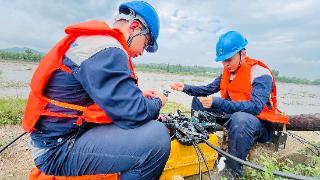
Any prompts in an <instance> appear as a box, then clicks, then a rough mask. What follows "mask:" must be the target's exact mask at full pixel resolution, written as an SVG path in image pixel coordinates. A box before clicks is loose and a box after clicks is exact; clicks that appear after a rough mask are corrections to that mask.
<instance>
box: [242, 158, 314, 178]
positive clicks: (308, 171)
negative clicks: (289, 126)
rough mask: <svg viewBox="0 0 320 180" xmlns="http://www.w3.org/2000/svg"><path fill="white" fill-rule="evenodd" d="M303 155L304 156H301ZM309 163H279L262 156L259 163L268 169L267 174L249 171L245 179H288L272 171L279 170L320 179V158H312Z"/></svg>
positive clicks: (289, 161) (288, 161)
mask: <svg viewBox="0 0 320 180" xmlns="http://www.w3.org/2000/svg"><path fill="white" fill-rule="evenodd" d="M301 155H302V154H301ZM307 158H308V159H309V161H308V163H305V164H303V163H297V164H295V163H294V162H293V161H291V160H289V159H285V160H283V161H278V160H276V159H275V158H273V157H271V158H270V157H269V156H265V155H262V156H260V159H259V162H260V164H261V165H263V166H264V167H266V169H267V171H266V172H261V171H257V170H252V169H250V170H249V169H248V171H247V172H246V175H245V178H244V179H267V180H269V179H286V178H282V177H279V176H275V175H273V173H272V171H274V170H278V171H282V172H284V173H291V174H297V175H303V176H311V177H317V178H320V157H318V156H310V155H308V156H307Z"/></svg>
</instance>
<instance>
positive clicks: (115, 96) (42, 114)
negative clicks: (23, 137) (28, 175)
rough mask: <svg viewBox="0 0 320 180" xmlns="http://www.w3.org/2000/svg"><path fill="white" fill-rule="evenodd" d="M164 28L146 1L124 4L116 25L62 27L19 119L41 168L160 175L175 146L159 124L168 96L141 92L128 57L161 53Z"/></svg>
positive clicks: (54, 171) (46, 171)
mask: <svg viewBox="0 0 320 180" xmlns="http://www.w3.org/2000/svg"><path fill="white" fill-rule="evenodd" d="M159 29H160V26H159V17H158V15H157V12H156V11H155V10H154V8H153V7H152V6H151V5H150V4H148V3H146V2H143V1H132V2H127V3H123V4H121V5H120V7H119V15H118V16H117V17H116V18H115V22H114V24H113V28H110V27H109V26H108V25H107V24H106V23H105V22H102V21H96V20H92V21H87V22H84V23H80V24H76V25H71V26H68V27H67V28H66V29H65V32H66V37H65V38H64V39H62V40H61V41H60V42H59V43H58V44H57V45H56V46H55V47H54V48H52V49H51V50H50V52H49V53H48V54H47V55H46V56H45V57H44V58H43V59H42V60H41V62H40V64H39V67H38V69H37V70H36V71H35V74H34V75H33V78H32V81H31V93H30V96H29V99H28V103H27V107H26V111H25V114H24V118H23V121H22V126H23V128H24V130H25V131H27V132H29V133H30V136H31V146H32V152H33V159H34V162H35V165H36V166H37V168H38V171H40V172H41V173H43V174H46V175H54V176H82V175H98V174H114V173H117V174H119V173H120V178H121V179H124V180H125V179H128V180H133V179H158V178H159V177H160V175H161V173H162V171H163V169H164V166H165V164H166V161H167V159H168V157H169V153H170V146H171V145H170V138H169V135H168V131H167V128H166V127H165V126H164V125H163V124H162V123H160V122H158V121H154V119H157V117H158V115H159V111H160V108H161V107H162V106H163V105H164V104H165V103H166V101H167V98H166V97H165V96H164V95H163V94H162V93H158V92H157V91H154V90H146V91H142V90H141V89H139V87H138V86H137V77H136V74H135V72H134V67H133V63H132V60H131V57H133V58H134V57H138V56H140V55H142V54H143V51H144V50H146V51H147V52H150V53H154V52H156V51H157V49H158V44H157V39H158V35H159ZM38 171H37V172H38ZM33 172H35V171H33ZM36 174H39V173H36ZM87 178H88V179H90V178H89V177H87Z"/></svg>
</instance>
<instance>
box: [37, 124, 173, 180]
mask: <svg viewBox="0 0 320 180" xmlns="http://www.w3.org/2000/svg"><path fill="white" fill-rule="evenodd" d="M31 143H32V142H31ZM170 147H171V143H170V137H169V134H168V130H167V128H166V127H165V126H164V125H163V124H162V123H160V122H157V121H150V122H148V123H146V124H144V125H142V126H140V127H137V128H134V129H121V128H119V127H117V126H115V125H114V124H109V125H99V126H97V127H94V128H91V129H89V130H87V131H86V132H84V133H83V134H82V135H81V136H80V137H78V138H76V139H75V140H74V142H73V143H71V141H66V143H63V144H62V145H61V146H58V147H55V148H51V149H50V150H48V151H47V152H46V153H44V154H43V155H41V156H40V157H38V158H36V160H35V163H36V165H37V166H38V168H40V170H41V171H42V172H44V173H46V174H50V175H59V176H79V175H89V174H111V173H117V172H120V175H121V177H120V178H121V180H135V179H159V177H160V176H161V173H162V171H163V169H164V166H165V164H166V162H167V160H168V157H169V154H170Z"/></svg>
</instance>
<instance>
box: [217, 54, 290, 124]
mask: <svg viewBox="0 0 320 180" xmlns="http://www.w3.org/2000/svg"><path fill="white" fill-rule="evenodd" d="M256 64H257V65H260V66H262V67H264V68H266V69H268V70H269V71H270V73H271V75H272V72H271V70H270V69H269V67H268V66H267V65H266V64H264V63H263V62H261V61H259V60H255V59H250V58H249V57H246V58H245V60H244V62H243V63H242V64H241V66H240V68H239V69H238V70H237V72H236V76H235V78H234V79H233V80H232V81H231V82H230V75H231V74H230V73H229V71H228V70H227V69H226V68H224V69H223V73H222V77H221V82H220V93H221V97H222V98H224V99H226V98H227V97H230V98H231V100H232V101H249V100H250V95H251V91H252V84H251V68H252V67H253V66H254V65H256ZM272 80H273V84H272V91H271V93H270V104H271V106H272V108H271V109H269V108H268V107H267V105H265V106H264V107H263V109H262V111H261V113H260V114H259V115H257V117H258V118H259V119H261V120H266V121H270V122H278V123H283V124H288V120H289V118H288V117H287V116H284V115H283V114H282V113H281V111H279V110H278V108H277V89H276V79H275V78H274V77H273V75H272Z"/></svg>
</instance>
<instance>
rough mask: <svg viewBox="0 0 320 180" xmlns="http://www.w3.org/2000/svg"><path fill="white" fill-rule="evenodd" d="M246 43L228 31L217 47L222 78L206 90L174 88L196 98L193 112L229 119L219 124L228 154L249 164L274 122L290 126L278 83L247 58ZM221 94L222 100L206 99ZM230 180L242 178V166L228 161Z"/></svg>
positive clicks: (178, 84) (181, 85)
mask: <svg viewBox="0 0 320 180" xmlns="http://www.w3.org/2000/svg"><path fill="white" fill-rule="evenodd" d="M247 44H248V41H247V39H246V38H245V37H244V36H243V35H241V34H240V33H239V32H237V31H228V32H226V33H224V34H222V35H221V36H220V37H219V40H218V41H217V44H216V61H217V62H222V65H223V72H222V74H221V75H220V76H219V77H218V78H216V79H214V80H213V82H212V83H210V84H208V85H206V86H192V85H187V84H184V83H182V82H175V83H172V84H171V88H172V89H174V90H178V91H182V92H184V93H186V94H188V95H190V96H194V98H193V101H192V106H191V108H192V109H193V110H196V111H198V110H201V111H209V112H215V113H222V114H226V115H229V116H230V118H229V120H228V121H221V122H218V123H220V124H222V125H224V126H225V127H226V129H227V130H228V152H229V153H230V154H231V155H233V156H236V157H238V158H241V159H243V160H246V158H247V155H248V153H249V150H250V149H251V147H252V145H253V143H254V142H257V141H258V142H266V141H268V140H270V138H271V137H272V133H273V130H272V129H273V127H272V122H278V123H284V124H286V123H288V117H286V116H283V115H282V114H281V113H280V111H279V110H278V109H277V99H276V85H275V79H274V77H273V76H272V73H271V71H270V69H269V68H268V66H267V65H266V64H264V63H263V62H261V61H260V60H256V59H251V58H250V57H248V56H247V55H246V49H245V47H246V45H247ZM219 91H220V96H221V97H212V96H211V97H207V96H209V95H211V94H214V93H217V92H219ZM226 167H227V168H226V169H225V170H224V171H223V172H222V173H223V174H225V175H227V176H228V177H230V176H233V177H235V176H236V177H238V176H243V170H242V167H241V164H240V163H238V162H236V161H233V160H231V159H228V158H227V161H226Z"/></svg>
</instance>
